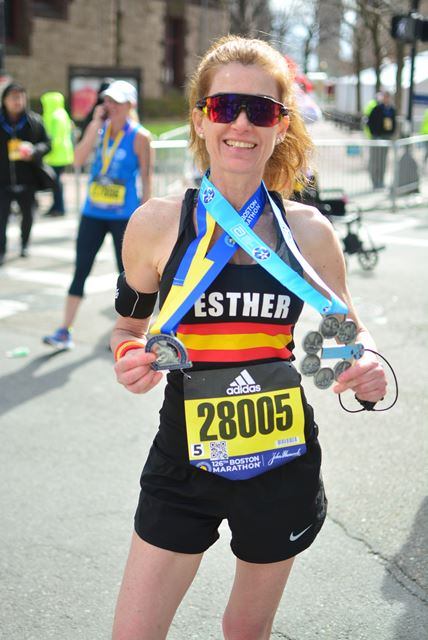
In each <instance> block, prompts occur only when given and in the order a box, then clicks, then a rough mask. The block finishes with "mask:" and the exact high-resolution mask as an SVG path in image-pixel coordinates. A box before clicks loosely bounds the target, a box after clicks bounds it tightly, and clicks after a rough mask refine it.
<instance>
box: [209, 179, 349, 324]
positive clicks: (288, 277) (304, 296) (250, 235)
mask: <svg viewBox="0 0 428 640" xmlns="http://www.w3.org/2000/svg"><path fill="white" fill-rule="evenodd" d="M262 184H263V187H264V189H265V191H266V193H267V197H268V199H269V202H270V204H271V207H272V210H273V212H274V215H275V217H276V219H277V221H278V223H279V226H280V229H281V232H282V234H283V236H284V241H285V242H286V244H287V246H288V248H289V249H290V251H291V252H292V254H293V255H294V257H295V258H296V260H297V261H298V262H299V264H300V265H301V267H302V268H303V269H304V271H305V272H306V273H307V275H308V276H310V277H311V278H312V280H313V281H314V282H315V283H316V284H317V285H318V286H319V287H321V288H322V289H323V290H324V291H326V292H327V293H328V294H329V295H330V299H329V298H327V297H326V296H325V295H323V294H322V293H320V292H319V291H317V289H315V288H314V287H313V286H312V285H310V284H309V282H307V281H306V280H304V279H303V278H302V277H301V276H300V275H299V274H298V273H297V272H296V271H294V269H292V268H291V267H289V266H288V265H287V264H286V263H285V262H284V261H283V260H282V259H281V258H280V257H279V256H278V255H277V254H276V253H275V251H273V250H272V249H271V248H270V247H268V245H267V244H266V243H265V242H264V241H263V240H262V239H261V238H260V237H259V236H258V235H257V234H256V233H254V231H253V230H252V229H251V228H250V227H249V226H248V225H247V224H245V223H243V221H242V219H241V218H240V216H239V214H238V213H237V211H236V210H235V209H234V208H233V206H232V205H231V204H230V203H229V202H228V201H227V200H226V198H224V196H223V195H222V194H221V193H220V191H219V190H218V189H217V188H216V187H215V186H214V185H213V184H212V183H211V182H210V180H209V179H208V176H207V174H205V176H204V177H203V180H202V184H201V193H202V198H203V199H204V201H205V200H206V199H208V202H207V203H206V208H207V211H208V213H209V214H210V215H211V216H212V217H213V218H214V219H215V221H216V222H217V223H218V224H219V225H220V226H221V227H222V228H223V229H224V230H225V231H226V232H227V233H228V234H229V235H230V236H231V237H232V238H233V239H234V240H235V242H237V243H238V244H239V246H240V247H241V248H242V249H244V251H246V252H247V253H248V255H250V256H251V257H252V258H253V259H254V260H255V261H256V262H257V263H258V264H260V265H261V266H262V267H263V268H264V269H265V270H266V271H267V272H268V273H270V274H271V275H272V276H273V277H274V278H276V279H277V280H278V281H279V282H280V283H281V284H282V285H284V286H286V287H287V288H288V289H290V291H292V292H293V293H294V294H295V295H297V296H298V297H299V298H300V299H301V300H303V301H304V302H307V303H308V304H310V305H311V306H312V307H314V308H315V309H316V310H317V311H318V312H319V313H320V314H321V315H324V314H332V313H338V314H343V315H345V316H346V315H347V313H348V307H347V306H346V305H345V303H344V302H342V300H340V299H339V298H338V297H337V295H336V294H335V293H334V292H333V291H332V290H331V289H330V288H329V287H328V286H327V285H326V284H325V282H324V281H323V280H322V279H321V278H320V277H319V275H318V274H317V273H316V272H315V270H314V269H313V268H312V267H311V265H310V264H309V263H308V262H307V261H306V259H305V258H304V257H303V256H302V254H301V253H300V251H299V249H298V248H297V245H296V243H295V242H294V239H293V236H292V235H291V231H290V229H289V228H288V227H287V225H286V224H285V222H284V220H283V218H282V215H281V212H280V211H279V209H278V207H277V205H276V204H275V202H274V201H273V200H272V198H271V197H270V195H269V193H268V191H267V189H266V187H265V186H264V183H262Z"/></svg>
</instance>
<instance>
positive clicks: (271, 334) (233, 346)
mask: <svg viewBox="0 0 428 640" xmlns="http://www.w3.org/2000/svg"><path fill="white" fill-rule="evenodd" d="M292 330H293V325H291V324H286V325H281V324H266V323H264V322H215V323H209V324H180V325H179V327H178V329H177V338H179V339H180V340H181V341H182V342H183V344H184V345H185V347H186V349H187V353H188V355H189V359H190V360H191V361H192V362H246V361H249V360H264V359H266V358H279V359H281V360H289V359H290V357H291V355H292V352H291V350H290V349H289V348H288V346H287V345H289V344H290V342H291V341H292V340H293V335H292Z"/></svg>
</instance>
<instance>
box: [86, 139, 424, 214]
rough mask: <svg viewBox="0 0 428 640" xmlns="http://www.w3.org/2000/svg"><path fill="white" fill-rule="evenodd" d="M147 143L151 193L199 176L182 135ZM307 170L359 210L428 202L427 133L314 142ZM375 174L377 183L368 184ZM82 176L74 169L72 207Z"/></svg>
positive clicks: (176, 188)
mask: <svg viewBox="0 0 428 640" xmlns="http://www.w3.org/2000/svg"><path fill="white" fill-rule="evenodd" d="M185 131H186V129H185V128H183V133H185ZM151 144H152V147H153V149H154V151H155V169H154V180H153V195H155V196H160V195H171V194H174V193H182V192H183V191H184V190H185V189H186V188H188V187H190V186H194V185H195V183H197V180H198V178H200V174H199V172H198V171H197V169H196V168H195V165H194V162H193V158H192V156H191V154H190V151H189V148H188V140H187V139H179V140H176V139H162V140H154V141H153V142H152V143H151ZM313 169H314V171H315V173H316V174H317V178H318V183H319V185H320V189H321V192H325V191H329V190H331V189H334V190H338V189H339V190H342V191H343V192H344V193H345V194H346V195H347V197H348V198H349V199H350V200H351V201H354V202H356V203H357V204H358V205H359V207H360V208H362V209H366V210H371V209H375V208H377V207H380V208H391V209H392V211H395V210H396V208H397V204H398V200H399V198H401V197H403V196H405V195H408V194H412V193H417V194H418V196H419V199H420V200H421V201H428V176H427V173H428V135H423V136H412V137H409V138H403V139H400V140H366V139H360V138H355V137H350V138H346V139H340V140H337V139H336V140H334V139H328V140H323V139H321V140H315V152H314V158H313ZM376 170H378V174H377V176H376V175H375V174H376ZM380 174H381V177H382V178H383V183H382V180H380V181H379V184H374V179H375V178H376V179H378V178H379V175H380ZM82 178H83V176H79V174H78V173H76V175H75V184H76V200H75V201H76V205H77V207H76V208H78V209H80V203H81V201H82ZM85 182H86V177H85Z"/></svg>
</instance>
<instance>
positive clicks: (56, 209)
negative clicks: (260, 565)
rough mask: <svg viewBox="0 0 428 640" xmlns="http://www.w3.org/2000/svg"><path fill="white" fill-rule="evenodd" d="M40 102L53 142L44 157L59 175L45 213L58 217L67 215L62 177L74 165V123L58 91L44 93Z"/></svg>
mask: <svg viewBox="0 0 428 640" xmlns="http://www.w3.org/2000/svg"><path fill="white" fill-rule="evenodd" d="M40 102H41V103H42V107H43V122H44V125H45V128H46V131H47V132H48V135H49V137H50V138H51V141H52V150H51V151H50V153H48V154H47V155H46V156H45V157H44V161H45V162H46V163H47V164H49V165H50V166H51V167H52V168H53V169H54V171H55V173H56V175H57V182H56V185H55V187H54V189H53V203H52V206H51V208H50V209H49V210H48V211H47V212H46V213H45V215H46V216H51V217H56V216H63V215H65V205H64V191H63V185H62V180H61V175H62V173H63V172H64V169H65V168H66V167H67V166H68V165H70V164H72V163H73V159H74V150H73V141H72V126H73V125H72V121H71V118H70V116H69V115H68V113H67V111H66V110H65V108H64V96H63V95H62V93H59V92H58V91H48V92H47V93H44V94H43V95H42V96H41V98H40Z"/></svg>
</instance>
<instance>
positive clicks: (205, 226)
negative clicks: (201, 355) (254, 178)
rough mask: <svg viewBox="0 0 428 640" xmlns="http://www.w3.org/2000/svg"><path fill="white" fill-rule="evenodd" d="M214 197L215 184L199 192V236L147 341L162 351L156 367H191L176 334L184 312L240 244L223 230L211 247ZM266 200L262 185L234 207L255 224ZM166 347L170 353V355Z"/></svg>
mask: <svg viewBox="0 0 428 640" xmlns="http://www.w3.org/2000/svg"><path fill="white" fill-rule="evenodd" d="M214 197H215V187H213V189H210V190H208V191H206V192H205V193H204V194H203V195H202V192H200V193H199V198H198V205H197V209H196V220H197V227H198V234H197V237H196V238H195V239H194V240H193V242H191V243H190V245H189V246H188V248H187V251H186V253H185V255H184V257H183V259H182V261H181V263H180V266H179V267H178V270H177V273H176V275H175V277H174V280H173V283H172V287H171V289H170V291H169V294H168V296H167V298H166V300H165V302H164V304H163V306H162V309H161V310H160V312H159V315H158V317H157V320H156V322H155V323H154V324H153V326H152V327H151V329H150V334H151V337H150V338H149V340H148V341H147V344H146V351H153V352H155V353H156V354H158V358H157V359H156V360H155V362H154V363H153V364H152V367H153V368H154V369H157V370H159V369H169V370H173V369H187V368H189V367H191V366H192V363H191V362H190V361H189V360H188V358H187V352H186V348H185V346H184V345H183V343H182V342H181V340H179V339H178V338H177V337H176V336H175V335H174V333H175V330H176V329H177V327H178V325H179V323H180V321H181V319H182V318H183V316H184V315H185V314H186V313H187V312H188V311H189V309H191V307H192V306H193V304H194V303H195V302H196V301H197V300H198V299H199V298H200V297H201V295H202V294H203V293H204V292H205V291H206V289H207V288H208V287H209V285H210V284H211V282H213V280H214V279H215V278H216V276H217V275H218V274H219V273H220V272H221V270H222V269H223V267H224V266H225V264H227V262H229V260H230V259H231V257H232V256H233V254H234V253H235V251H236V250H237V248H238V245H237V244H236V243H235V241H234V240H233V238H231V237H230V236H229V234H228V233H226V232H223V233H222V234H221V236H220V237H219V238H218V239H217V240H216V242H215V243H214V244H213V246H212V247H211V249H209V246H210V243H211V241H212V238H213V234H214V229H215V226H216V222H215V220H214V218H213V217H212V216H211V215H210V214H209V213H208V212H207V209H206V207H207V205H209V203H210V201H211V200H212V199H213V198H214ZM265 203H266V195H265V190H264V188H263V187H262V185H260V187H259V188H258V189H257V191H256V192H255V193H254V194H253V195H252V196H251V198H249V199H248V200H247V202H246V203H245V204H244V206H243V207H242V208H241V209H240V211H239V212H237V211H235V209H234V211H235V213H236V215H237V216H238V218H239V220H241V221H242V222H243V223H244V224H246V225H248V227H249V228H251V227H253V226H254V225H255V224H256V222H257V220H258V219H259V218H260V216H261V214H262V212H263V209H264V206H265ZM208 249H209V250H208ZM166 347H168V350H169V353H170V355H169V357H167V348H166ZM173 351H175V354H174V353H173ZM159 356H161V357H159Z"/></svg>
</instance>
